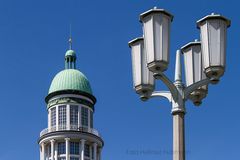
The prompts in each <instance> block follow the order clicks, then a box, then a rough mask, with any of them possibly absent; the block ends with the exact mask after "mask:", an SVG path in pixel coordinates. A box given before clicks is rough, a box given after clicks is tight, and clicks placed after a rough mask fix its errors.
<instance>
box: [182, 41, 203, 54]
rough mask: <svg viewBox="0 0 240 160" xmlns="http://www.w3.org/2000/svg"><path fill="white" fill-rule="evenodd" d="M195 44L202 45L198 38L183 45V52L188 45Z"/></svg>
mask: <svg viewBox="0 0 240 160" xmlns="http://www.w3.org/2000/svg"><path fill="white" fill-rule="evenodd" d="M194 45H201V41H198V40H197V39H195V41H193V42H189V43H187V44H185V45H184V46H182V47H181V51H182V54H183V51H184V50H185V49H187V48H188V47H191V46H194Z"/></svg>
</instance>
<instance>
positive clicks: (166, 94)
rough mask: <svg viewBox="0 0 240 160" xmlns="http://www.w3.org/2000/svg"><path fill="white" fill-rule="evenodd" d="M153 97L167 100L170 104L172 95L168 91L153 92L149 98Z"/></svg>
mask: <svg viewBox="0 0 240 160" xmlns="http://www.w3.org/2000/svg"><path fill="white" fill-rule="evenodd" d="M153 97H163V98H166V99H168V101H169V102H172V95H171V93H170V92H169V91H155V92H153V93H152V95H151V98H153Z"/></svg>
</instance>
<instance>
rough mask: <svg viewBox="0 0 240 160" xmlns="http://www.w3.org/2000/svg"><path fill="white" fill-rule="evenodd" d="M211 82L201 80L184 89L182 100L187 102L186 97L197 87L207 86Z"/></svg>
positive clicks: (207, 79)
mask: <svg viewBox="0 0 240 160" xmlns="http://www.w3.org/2000/svg"><path fill="white" fill-rule="evenodd" d="M210 82H211V80H210V79H209V78H206V79H203V80H201V81H198V82H196V83H193V84H191V85H190V86H188V87H186V88H185V89H184V99H185V100H187V99H188V96H189V95H190V94H191V93H192V92H193V91H195V90H196V89H198V88H199V87H202V86H204V85H208V84H209V83H210Z"/></svg>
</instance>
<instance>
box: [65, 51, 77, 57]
mask: <svg viewBox="0 0 240 160" xmlns="http://www.w3.org/2000/svg"><path fill="white" fill-rule="evenodd" d="M67 56H73V57H76V53H75V51H74V50H71V49H70V50H68V51H67V52H66V54H65V57H67Z"/></svg>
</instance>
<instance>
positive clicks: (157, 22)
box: [129, 7, 230, 160]
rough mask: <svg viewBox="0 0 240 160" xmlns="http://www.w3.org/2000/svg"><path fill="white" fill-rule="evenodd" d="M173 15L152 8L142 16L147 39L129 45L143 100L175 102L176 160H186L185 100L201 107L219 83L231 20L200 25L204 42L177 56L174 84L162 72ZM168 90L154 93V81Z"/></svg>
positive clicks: (209, 19) (216, 17)
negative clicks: (183, 67) (183, 69)
mask: <svg viewBox="0 0 240 160" xmlns="http://www.w3.org/2000/svg"><path fill="white" fill-rule="evenodd" d="M172 19H173V16H172V15H171V14H170V13H168V12H167V11H165V10H163V9H157V8H156V7H154V9H151V10H149V11H147V12H144V13H143V14H141V15H140V21H141V22H142V24H143V32H144V38H137V39H134V40H132V41H130V42H129V46H130V47H131V49H132V65H133V80H134V86H135V90H136V92H137V93H138V94H139V95H140V97H141V99H142V100H147V99H149V98H152V97H163V98H167V99H168V100H169V102H171V103H172V115H173V159H174V160H185V140H184V116H185V113H186V109H185V101H186V100H188V99H190V100H192V101H193V103H194V104H195V105H200V104H201V101H202V99H204V98H205V97H206V96H207V92H208V84H210V83H212V84H216V82H218V81H219V78H220V77H221V76H222V75H223V73H224V70H225V61H226V60H225V54H226V31H227V27H229V26H230V20H228V19H226V18H224V17H223V16H220V15H215V14H212V15H209V16H206V17H204V18H203V19H201V20H199V21H198V22H197V25H198V27H199V28H200V31H201V42H200V41H195V42H190V43H188V44H187V45H185V46H183V47H182V48H181V51H180V50H177V53H176V66H175V81H174V82H172V81H171V80H169V79H168V77H167V76H166V75H165V74H164V73H163V72H164V71H166V70H167V68H168V64H169V39H170V24H171V21H172ZM181 52H182V53H183V56H184V63H185V77H186V86H185V85H184V84H183V82H182V71H181V68H182V65H181V58H180V57H181ZM153 77H154V78H155V79H157V80H158V79H160V80H161V81H163V82H164V84H165V85H166V86H167V87H168V89H169V91H154V78H153Z"/></svg>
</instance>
